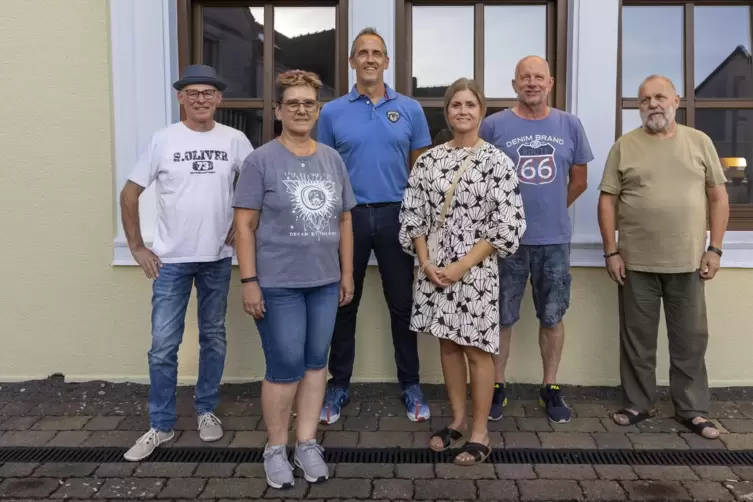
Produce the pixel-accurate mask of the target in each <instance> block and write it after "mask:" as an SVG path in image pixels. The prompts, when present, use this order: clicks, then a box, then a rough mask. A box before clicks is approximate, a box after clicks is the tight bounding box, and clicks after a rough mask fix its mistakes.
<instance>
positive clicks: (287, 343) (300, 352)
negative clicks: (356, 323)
mask: <svg viewBox="0 0 753 502" xmlns="http://www.w3.org/2000/svg"><path fill="white" fill-rule="evenodd" d="M261 292H262V295H263V297H264V306H265V308H266V312H264V317H262V318H261V319H260V320H258V321H256V327H257V328H258V330H259V335H261V346H262V349H263V350H264V359H265V361H266V364H267V371H266V376H265V378H266V379H267V380H268V381H270V382H275V383H292V382H297V381H299V380H301V379H302V378H303V377H304V376H305V375H306V370H319V369H322V368H324V367H325V366H326V365H327V354H328V353H329V344H330V342H331V341H332V330H333V329H334V327H335V317H336V316H337V307H338V305H339V302H340V283H339V282H335V283H332V284H327V285H325V286H317V287H311V288H264V287H263V288H261Z"/></svg>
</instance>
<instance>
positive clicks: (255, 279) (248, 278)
mask: <svg viewBox="0 0 753 502" xmlns="http://www.w3.org/2000/svg"><path fill="white" fill-rule="evenodd" d="M247 282H259V279H257V278H256V276H253V277H245V278H243V279H241V284H246V283H247Z"/></svg>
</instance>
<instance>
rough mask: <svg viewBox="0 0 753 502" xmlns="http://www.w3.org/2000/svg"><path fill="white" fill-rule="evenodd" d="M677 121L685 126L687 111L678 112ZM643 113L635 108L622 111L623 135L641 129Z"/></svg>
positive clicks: (680, 110) (682, 109) (681, 109)
mask: <svg viewBox="0 0 753 502" xmlns="http://www.w3.org/2000/svg"><path fill="white" fill-rule="evenodd" d="M675 120H676V121H677V123H678V124H685V109H684V108H680V109H679V110H677V114H676V115H675ZM641 124H642V123H641V113H640V112H639V111H638V110H637V109H635V108H625V109H623V110H622V134H625V133H628V132H630V131H632V130H633V129H637V128H639V127H641Z"/></svg>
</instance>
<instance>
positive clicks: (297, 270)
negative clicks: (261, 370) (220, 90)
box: [233, 71, 355, 488]
mask: <svg viewBox="0 0 753 502" xmlns="http://www.w3.org/2000/svg"><path fill="white" fill-rule="evenodd" d="M321 85H322V84H321V81H320V80H319V77H318V76H317V75H316V74H313V73H310V72H303V71H289V72H286V73H283V74H281V75H280V76H279V77H278V82H277V87H278V90H277V96H278V101H277V103H276V107H275V114H276V116H277V119H278V120H280V121H281V123H282V133H281V135H280V136H279V137H278V138H276V139H274V140H272V141H270V142H269V143H266V144H265V145H263V146H261V147H260V148H257V149H256V150H254V152H253V153H251V154H250V155H249V156H248V157H247V158H246V161H245V163H244V166H243V170H242V172H241V175H240V178H239V179H238V183H237V186H236V189H235V190H236V191H235V199H234V202H233V207H234V208H235V226H236V229H237V230H236V231H237V236H236V246H237V256H238V265H239V268H240V273H241V283H242V289H243V309H244V310H245V311H246V313H248V314H250V315H251V316H253V318H254V319H255V321H256V326H257V328H258V330H259V334H260V335H261V345H262V348H263V350H264V359H265V362H266V375H265V380H264V383H263V384H262V413H263V415H264V423H265V424H266V426H267V431H268V442H267V445H266V448H265V450H264V470H265V472H266V475H267V483H268V484H269V486H271V487H273V488H290V487H292V486H293V485H294V478H293V468H292V466H291V465H290V463H289V462H288V460H287V442H288V429H289V426H290V415H291V410H292V406H293V404H294V403H295V408H296V413H297V420H296V446H295V454H294V461H295V464H296V466H298V467H300V468H301V470H302V471H303V476H304V478H305V479H306V480H307V481H309V482H311V483H315V482H321V481H325V480H326V479H328V478H329V471H328V469H327V465H326V463H325V462H324V457H323V453H324V450H323V448H322V447H321V446H320V445H319V444H317V442H316V430H317V424H318V422H319V412H320V410H321V407H322V401H323V399H324V390H325V386H326V371H327V370H326V366H327V356H328V353H329V346H330V341H331V340H332V332H333V330H334V326H335V317H336V316H337V309H338V307H339V306H342V305H346V304H347V303H349V302H350V301H351V299H352V298H353V289H354V287H353V230H352V226H351V216H350V210H351V208H352V207H353V206H355V197H354V196H353V190H352V188H351V186H350V181H349V179H348V173H347V171H346V169H345V163H344V162H343V160H342V158H341V157H340V155H339V154H338V153H337V151H335V150H334V149H332V148H330V147H328V146H326V145H323V144H321V143H318V142H316V141H314V140H313V139H312V138H311V130H312V129H313V128H314V124H315V123H316V120H317V118H318V116H319V110H320V103H319V99H318V96H319V89H320V88H321Z"/></svg>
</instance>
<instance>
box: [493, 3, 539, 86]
mask: <svg viewBox="0 0 753 502" xmlns="http://www.w3.org/2000/svg"><path fill="white" fill-rule="evenodd" d="M531 55H537V56H541V57H542V58H544V59H546V6H545V5H493V6H486V7H484V93H485V94H486V96H487V97H489V98H510V97H515V91H513V89H512V84H511V82H512V80H513V78H515V65H516V64H517V63H518V61H520V60H521V59H522V58H524V57H525V56H531Z"/></svg>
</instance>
